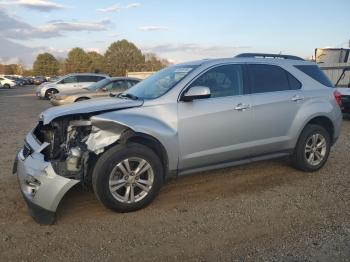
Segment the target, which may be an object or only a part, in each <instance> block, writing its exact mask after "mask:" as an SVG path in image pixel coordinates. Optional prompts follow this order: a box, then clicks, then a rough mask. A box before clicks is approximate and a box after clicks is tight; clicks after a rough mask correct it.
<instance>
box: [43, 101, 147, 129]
mask: <svg viewBox="0 0 350 262" xmlns="http://www.w3.org/2000/svg"><path fill="white" fill-rule="evenodd" d="M142 104H143V100H131V99H124V98H104V99H93V100H87V101H82V102H79V103H73V104H69V105H63V106H57V107H52V108H49V109H47V110H45V111H44V112H42V113H41V114H40V120H42V121H43V124H44V125H46V124H48V123H50V122H51V121H52V120H54V119H55V118H57V117H60V116H68V115H74V114H88V113H97V112H100V111H108V110H117V109H124V108H130V107H138V106H142Z"/></svg>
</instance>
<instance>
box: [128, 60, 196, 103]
mask: <svg viewBox="0 0 350 262" xmlns="http://www.w3.org/2000/svg"><path fill="white" fill-rule="evenodd" d="M196 67H197V66H194V65H185V66H172V67H168V68H165V69H163V70H161V71H159V72H157V73H155V74H154V75H152V76H150V77H148V78H146V79H145V80H143V81H141V82H140V83H138V84H136V85H134V86H133V87H132V88H130V89H129V90H127V91H125V92H124V93H123V95H131V96H133V97H137V98H141V99H154V98H158V97H160V96H162V95H164V94H165V93H166V92H168V91H169V90H170V89H171V88H173V87H174V86H175V85H176V84H177V83H179V82H180V81H181V80H182V79H183V78H184V77H185V76H187V75H188V74H189V73H190V72H191V71H192V70H193V69H194V68H196Z"/></svg>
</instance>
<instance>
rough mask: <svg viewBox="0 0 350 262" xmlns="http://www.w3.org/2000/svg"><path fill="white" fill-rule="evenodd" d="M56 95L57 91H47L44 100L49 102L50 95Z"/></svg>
mask: <svg viewBox="0 0 350 262" xmlns="http://www.w3.org/2000/svg"><path fill="white" fill-rule="evenodd" d="M57 93H58V91H57V90H56V89H54V88H50V89H47V90H46V92H45V98H46V99H49V100H50V99H51V97H52V95H54V94H57Z"/></svg>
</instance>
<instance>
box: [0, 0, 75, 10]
mask: <svg viewBox="0 0 350 262" xmlns="http://www.w3.org/2000/svg"><path fill="white" fill-rule="evenodd" d="M1 4H3V5H18V6H22V7H25V8H28V9H32V10H36V11H41V12H50V11H54V10H62V9H66V8H68V6H65V5H61V4H58V3H55V2H52V1H48V0H17V1H6V0H5V1H2V3H1Z"/></svg>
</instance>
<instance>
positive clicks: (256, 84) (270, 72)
mask: <svg viewBox="0 0 350 262" xmlns="http://www.w3.org/2000/svg"><path fill="white" fill-rule="evenodd" d="M249 75H250V79H251V92H252V93H253V94H254V93H267V92H277V91H286V90H297V89H300V88H301V83H300V82H299V80H297V79H296V78H295V77H294V76H292V75H291V74H290V73H289V72H287V71H286V70H284V69H283V68H281V67H279V66H275V65H264V64H251V65H249Z"/></svg>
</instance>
